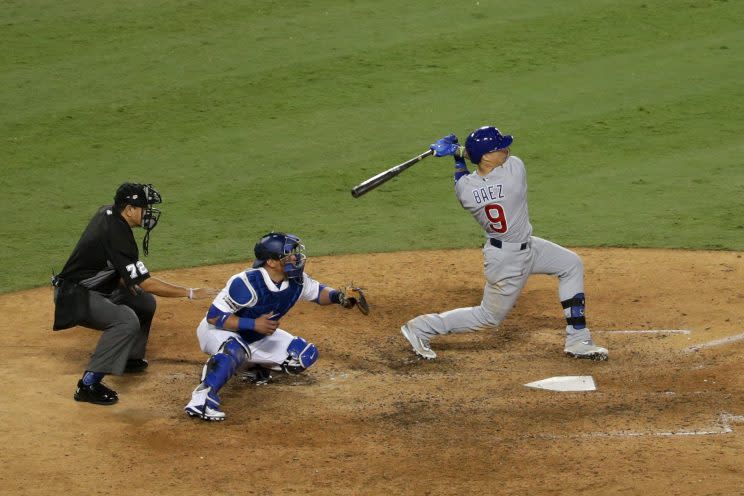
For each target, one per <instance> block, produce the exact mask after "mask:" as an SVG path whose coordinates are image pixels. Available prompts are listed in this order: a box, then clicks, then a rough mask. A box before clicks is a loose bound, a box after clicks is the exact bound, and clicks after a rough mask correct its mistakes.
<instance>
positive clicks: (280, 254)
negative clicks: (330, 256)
mask: <svg viewBox="0 0 744 496" xmlns="http://www.w3.org/2000/svg"><path fill="white" fill-rule="evenodd" d="M253 253H254V255H255V256H256V260H255V261H254V262H253V267H254V268H256V267H262V266H263V265H264V264H265V263H266V260H269V259H271V260H279V261H280V262H282V264H283V265H284V273H285V274H287V278H288V279H290V280H292V281H295V282H297V283H300V284H302V274H303V272H304V270H305V261H306V260H307V255H305V245H303V244H302V243H301V242H300V238H299V237H297V236H295V235H294V234H287V233H282V232H270V233H268V234H266V235H265V236H263V237H262V238H261V239H260V240H259V241H258V243H256V246H255V247H254V248H253Z"/></svg>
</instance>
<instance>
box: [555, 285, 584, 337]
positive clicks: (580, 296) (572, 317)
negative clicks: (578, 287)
mask: <svg viewBox="0 0 744 496" xmlns="http://www.w3.org/2000/svg"><path fill="white" fill-rule="evenodd" d="M561 306H562V307H563V313H564V314H565V315H566V323H567V324H568V325H570V326H573V328H574V329H583V328H585V327H586V317H584V307H585V306H586V299H585V298H584V293H576V294H575V295H574V296H573V298H569V299H567V300H563V301H562V302H561Z"/></svg>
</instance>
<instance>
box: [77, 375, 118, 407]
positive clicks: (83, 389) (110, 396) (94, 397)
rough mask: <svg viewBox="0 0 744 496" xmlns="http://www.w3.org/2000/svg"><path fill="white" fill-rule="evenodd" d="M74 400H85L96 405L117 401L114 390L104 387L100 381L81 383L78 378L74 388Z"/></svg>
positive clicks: (111, 403)
mask: <svg viewBox="0 0 744 496" xmlns="http://www.w3.org/2000/svg"><path fill="white" fill-rule="evenodd" d="M75 401H86V402H88V403H95V404H96V405H113V404H114V403H116V402H117V401H119V396H117V394H116V391H114V390H113V389H110V388H108V387H106V385H105V384H103V383H102V382H97V383H95V384H83V380H82V379H80V380H79V381H78V384H77V389H76V390H75Z"/></svg>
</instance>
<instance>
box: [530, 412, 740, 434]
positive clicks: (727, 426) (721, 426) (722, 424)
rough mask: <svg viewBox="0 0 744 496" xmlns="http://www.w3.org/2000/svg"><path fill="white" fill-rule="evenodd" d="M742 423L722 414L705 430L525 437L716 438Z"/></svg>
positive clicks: (729, 415) (737, 419) (731, 416)
mask: <svg viewBox="0 0 744 496" xmlns="http://www.w3.org/2000/svg"><path fill="white" fill-rule="evenodd" d="M741 423H744V415H731V414H729V413H722V414H721V415H719V416H718V427H712V428H710V429H705V430H692V431H690V430H679V431H656V432H654V431H646V432H633V431H628V432H586V433H584V434H567V435H563V436H556V435H551V434H538V435H534V436H526V437H531V438H540V439H590V438H597V437H671V436H716V435H721V434H730V433H732V432H734V428H733V427H732V424H741Z"/></svg>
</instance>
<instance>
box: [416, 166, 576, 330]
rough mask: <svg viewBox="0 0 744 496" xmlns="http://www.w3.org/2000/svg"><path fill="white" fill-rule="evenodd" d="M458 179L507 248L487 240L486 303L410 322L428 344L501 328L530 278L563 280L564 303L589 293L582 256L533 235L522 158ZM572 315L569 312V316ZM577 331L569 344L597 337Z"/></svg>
mask: <svg viewBox="0 0 744 496" xmlns="http://www.w3.org/2000/svg"><path fill="white" fill-rule="evenodd" d="M455 178H456V182H455V194H456V195H457V198H458V199H459V200H460V203H461V204H462V206H463V208H464V209H466V210H468V211H469V212H470V213H471V214H472V215H473V217H474V218H475V220H476V221H477V222H478V223H479V224H480V225H481V227H482V228H483V230H484V231H485V233H486V237H487V238H493V239H498V240H500V241H502V243H503V244H502V246H501V247H497V246H494V245H493V244H492V243H491V242H490V240H487V241H486V243H485V245H484V247H483V257H484V273H485V276H486V284H485V287H484V288H483V300H482V301H481V303H480V305H478V306H474V307H464V308H456V309H454V310H449V311H447V312H443V313H430V314H425V315H419V316H418V317H415V318H413V319H411V320H409V321H408V322H407V323H406V325H407V326H408V328H409V329H410V331H412V332H413V333H414V334H415V335H416V336H420V337H422V338H424V339H425V340H427V341H428V340H429V339H431V338H432V337H434V336H437V335H441V334H449V333H453V332H454V333H458V332H467V331H473V330H477V329H482V328H486V327H496V326H498V325H499V324H500V323H501V321H502V320H503V319H504V318H505V317H506V315H507V314H508V313H509V311H510V310H511V309H512V307H513V306H514V303H515V302H516V300H517V298H518V296H519V293H520V292H521V291H522V288H523V287H524V285H525V283H526V282H527V278H528V277H529V275H530V274H549V275H553V276H557V277H558V280H559V284H558V294H559V297H560V300H561V301H564V300H568V299H569V298H572V297H574V295H577V294H583V292H584V266H583V264H582V263H581V260H580V258H579V257H578V255H576V254H575V253H574V252H572V251H570V250H567V249H566V248H563V247H562V246H560V245H557V244H555V243H552V242H550V241H548V240H545V239H542V238H539V237H537V236H532V225H531V224H530V219H529V213H528V209H527V171H526V169H525V166H524V163H523V162H522V160H520V159H519V158H518V157H515V156H510V157H508V158H507V159H506V161H505V162H504V163H503V164H502V165H501V166H499V167H495V168H494V169H493V170H492V171H491V172H490V173H488V175H486V176H480V175H478V173H477V172H476V171H473V172H472V173H467V174H465V175H462V176H460V177H459V178H458V175H457V174H456V175H455ZM568 311H569V310H564V313H565V314H566V316H567V317H568V316H569V314H568V313H567V312H568ZM577 332H578V331H575V330H574V329H573V328H572V327H571V326H566V333H567V336H566V343H567V344H569V343H570V340H571V339H578V338H581V339H591V337H590V334H589V330H588V329H584V330H582V331H580V332H581V334H577ZM574 336H575V338H574Z"/></svg>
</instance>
